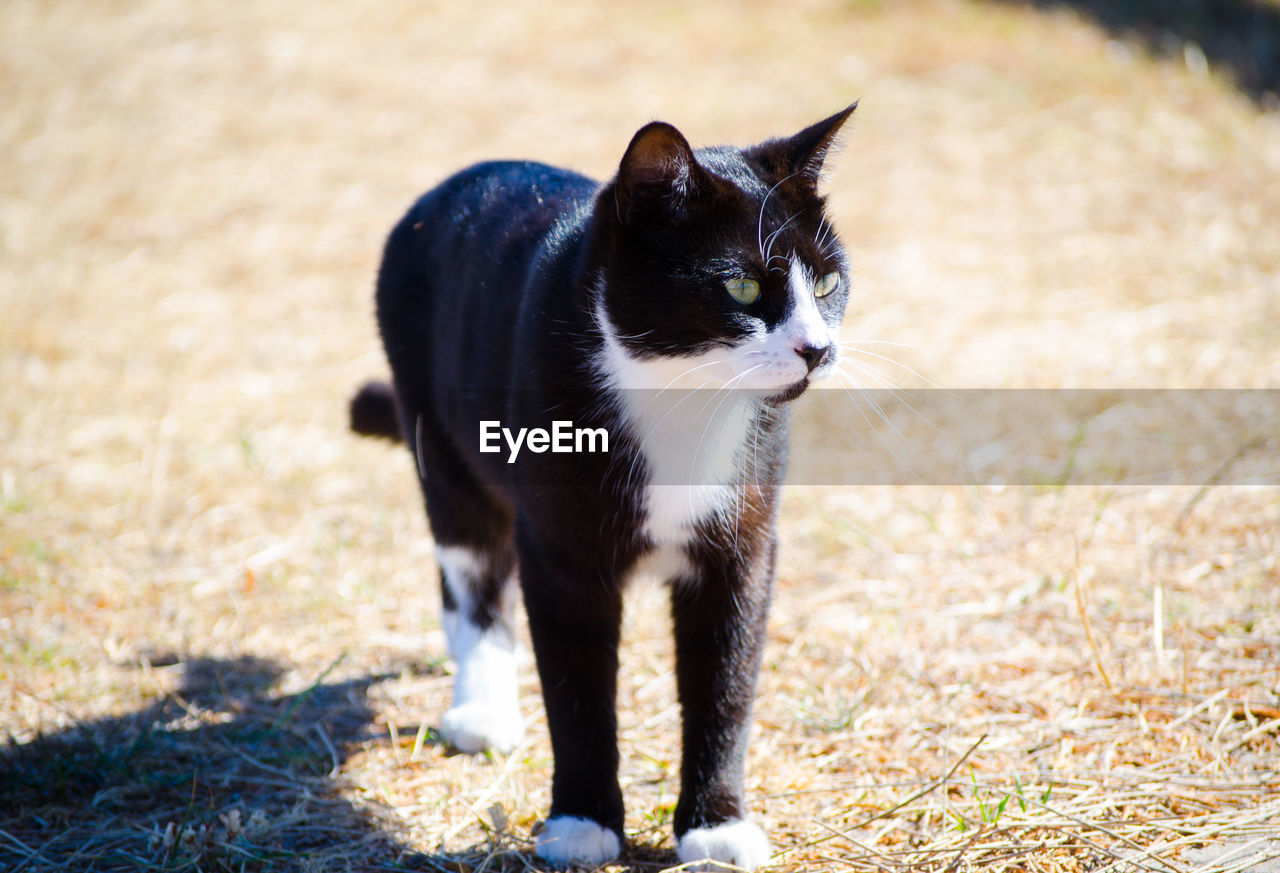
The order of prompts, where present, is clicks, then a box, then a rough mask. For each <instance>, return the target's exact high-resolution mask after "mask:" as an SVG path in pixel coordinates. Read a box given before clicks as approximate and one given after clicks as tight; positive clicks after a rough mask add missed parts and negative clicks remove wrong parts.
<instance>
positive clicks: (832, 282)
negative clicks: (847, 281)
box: [813, 273, 840, 297]
mask: <svg viewBox="0 0 1280 873" xmlns="http://www.w3.org/2000/svg"><path fill="white" fill-rule="evenodd" d="M839 287H840V274H839V273H828V274H827V275H825V276H823V277H822V278H821V279H819V280H818V284H817V285H814V286H813V296H814V297H826V296H827V295H828V294H830V293H831V292H832V291H834V290H836V289H837V288H839Z"/></svg>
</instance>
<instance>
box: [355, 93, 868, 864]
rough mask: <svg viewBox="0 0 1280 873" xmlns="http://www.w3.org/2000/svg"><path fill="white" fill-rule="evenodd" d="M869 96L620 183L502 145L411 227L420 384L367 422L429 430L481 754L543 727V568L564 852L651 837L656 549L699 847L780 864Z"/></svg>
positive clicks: (437, 196) (459, 737) (395, 272)
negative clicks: (846, 226) (526, 696)
mask: <svg viewBox="0 0 1280 873" xmlns="http://www.w3.org/2000/svg"><path fill="white" fill-rule="evenodd" d="M856 106H857V104H856V103H854V104H853V105H852V106H849V107H848V108H846V109H844V110H842V111H841V112H838V113H836V114H835V115H832V116H831V117H829V118H827V119H825V120H823V121H820V122H818V123H816V124H814V125H812V126H810V127H807V128H805V129H804V130H802V131H801V132H800V133H798V134H795V135H794V136H789V137H785V138H779V139H772V140H768V141H766V142H764V143H761V144H759V145H755V146H752V147H749V148H734V147H714V148H704V149H698V150H696V151H695V150H694V149H693V148H692V147H691V146H690V145H689V143H688V141H687V140H686V139H685V137H684V135H683V134H681V133H680V131H678V130H677V129H676V128H675V127H673V126H671V125H670V124H666V123H664V122H652V123H650V124H647V125H645V126H644V127H642V128H640V129H639V131H637V132H636V134H635V135H634V137H633V138H632V139H631V142H630V144H629V145H628V146H627V148H626V150H625V152H624V154H623V157H622V160H621V162H620V164H619V165H618V170H617V174H616V176H615V177H614V178H613V179H611V180H610V181H608V182H607V183H604V184H601V183H598V182H596V181H593V180H591V179H589V178H586V177H584V176H582V175H579V174H577V173H574V172H571V171H568V170H563V169H557V168H554V167H551V166H547V165H544V164H538V163H531V162H491V163H483V164H479V165H476V166H474V167H471V168H470V169H467V170H463V171H462V172H460V173H458V174H456V175H454V176H452V177H450V178H449V179H447V180H446V181H444V182H443V183H442V184H440V185H439V186H438V187H436V188H434V189H433V190H431V191H429V192H428V193H426V194H425V195H423V196H422V197H421V199H419V200H418V201H417V202H416V203H415V204H414V205H413V207H412V208H411V209H410V210H409V211H408V213H407V214H406V215H405V216H404V218H403V219H402V220H401V221H400V222H399V224H397V225H396V226H395V228H394V230H393V231H392V232H391V234H390V237H389V239H388V241H387V244H386V248H385V252H384V255H383V260H382V265H381V269H380V271H379V274H378V281H377V292H376V305H377V317H378V324H379V327H380V330H381V334H382V339H383V343H384V346H385V350H386V355H387V359H388V362H389V364H390V368H391V373H392V377H393V378H392V384H391V385H387V384H386V383H371V384H369V385H367V386H365V387H364V388H363V389H361V390H360V391H359V392H358V393H357V395H356V397H355V398H354V399H353V400H352V402H351V407H350V414H351V422H352V427H353V428H354V429H355V430H356V431H357V432H360V433H366V434H371V435H382V436H387V437H392V438H402V439H403V440H404V441H405V443H406V444H407V445H408V447H409V449H410V451H411V453H412V455H413V456H414V458H415V460H416V462H417V467H418V472H419V478H420V481H421V485H422V490H423V493H424V497H425V502H426V510H427V516H428V520H429V523H430V528H431V532H432V534H433V536H434V538H435V542H436V557H437V561H438V564H439V567H440V572H441V588H442V598H443V622H442V623H443V625H444V629H445V632H446V636H447V639H448V644H449V649H450V653H451V655H452V657H453V658H454V659H455V661H456V663H457V673H456V680H455V686H454V697H453V703H452V706H451V707H450V709H449V710H448V712H447V713H446V714H445V716H444V719H443V722H442V725H441V732H442V734H443V736H444V737H445V738H446V739H447V740H448V741H450V742H451V743H452V744H453V745H454V746H456V747H457V748H458V749H460V750H462V751H464V752H477V751H482V750H487V749H493V750H499V751H506V750H510V749H512V748H513V747H514V746H515V745H516V744H517V743H518V742H519V741H520V740H521V738H522V735H523V725H522V722H521V717H520V713H519V709H518V704H517V685H516V655H517V650H516V642H515V636H514V631H513V627H514V617H513V610H514V608H515V599H516V597H517V594H516V586H515V585H513V584H512V582H513V579H514V578H516V576H517V568H518V577H519V588H520V590H521V591H522V592H523V599H524V605H525V610H526V613H527V616H528V621H529V629H530V632H531V637H532V641H533V648H534V655H535V658H536V662H537V669H538V675H539V677H540V679H541V684H542V694H543V700H544V703H545V706H546V712H547V722H548V725H549V728H550V733H551V743H552V748H553V751H554V757H555V766H554V776H553V779H552V790H551V809H550V813H549V815H548V816H547V819H546V821H545V824H544V826H543V828H542V830H541V831H540V832H539V834H538V836H537V839H536V844H535V851H536V853H537V854H538V855H539V856H541V857H542V858H544V859H545V860H547V861H549V862H551V863H553V864H555V865H559V866H564V865H568V864H585V865H598V864H603V863H605V862H607V861H609V860H610V859H611V858H613V857H615V856H616V855H617V854H618V853H619V852H620V851H621V848H622V846H623V844H624V836H623V798H622V792H621V790H620V788H619V785H618V780H617V773H618V747H617V736H616V733H617V730H616V728H617V721H616V715H615V696H616V676H617V670H618V644H619V636H620V624H621V617H622V598H623V589H624V585H625V583H626V581H627V580H628V579H629V578H630V577H631V576H633V575H635V573H637V572H639V571H640V570H642V569H645V568H647V569H648V570H649V571H650V572H651V573H656V574H657V575H659V576H660V577H662V578H664V579H665V580H666V581H667V582H668V583H669V585H670V589H671V609H672V616H673V619H674V633H675V653H676V682H677V694H678V697H679V701H680V705H681V708H682V739H683V757H682V766H681V790H680V797H679V801H678V803H677V805H676V809H675V816H674V829H675V836H676V840H677V854H678V856H679V858H680V860H681V862H702V863H708V862H721V863H728V864H733V865H736V866H738V867H742V868H748V869H750V868H755V867H757V866H759V865H761V864H763V863H765V862H766V861H767V860H768V858H769V857H770V851H771V850H770V846H769V841H768V839H767V837H766V836H765V834H764V833H763V831H762V830H761V829H760V828H759V826H757V825H756V824H755V823H754V822H752V821H751V820H749V819H748V818H747V809H746V806H745V802H744V799H743V788H742V782H743V769H744V759H745V757H746V751H747V738H748V730H749V724H750V717H751V710H752V705H753V698H754V693H755V684H756V678H757V674H758V671H759V666H760V659H761V652H762V648H763V644H764V634H765V622H766V611H767V608H768V605H769V601H770V598H771V592H772V585H773V576H774V566H775V560H776V554H777V534H776V530H775V516H776V510H777V495H778V488H779V482H780V480H781V478H782V473H783V470H784V467H785V463H786V453H787V436H788V420H789V413H788V405H789V401H791V400H793V399H795V398H796V397H798V396H799V395H800V394H802V393H803V392H804V391H805V389H806V388H807V386H808V385H809V384H810V383H811V382H812V381H814V380H816V379H819V378H822V377H824V376H827V375H828V374H830V373H831V372H832V371H833V370H834V369H835V368H836V358H837V354H838V344H837V343H836V342H835V341H834V338H835V337H836V335H837V331H838V328H839V325H840V322H841V320H842V318H843V315H844V310H845V307H846V303H847V300H848V293H849V291H848V286H849V264H848V259H847V256H846V253H845V250H844V248H843V247H842V245H841V243H840V241H839V239H838V238H837V236H836V235H835V233H834V231H833V229H832V227H831V225H830V223H829V221H828V220H827V218H826V216H825V205H826V204H825V199H824V197H823V195H822V194H820V193H819V190H818V186H819V181H820V174H821V170H822V166H823V161H824V159H825V158H826V156H827V154H828V152H829V150H830V149H831V147H832V145H833V143H834V142H835V140H836V138H837V135H838V134H839V132H840V130H841V127H842V126H843V125H844V124H845V122H846V121H847V119H848V118H849V117H850V115H851V114H852V113H853V111H854V109H855V108H856ZM699 391H702V392H703V393H702V395H701V396H698V397H695V398H694V399H690V398H691V395H694V394H697V392H699ZM568 423H572V425H573V427H574V430H573V431H572V433H573V434H578V433H579V431H581V430H587V431H590V432H591V435H592V438H593V443H594V444H593V446H592V447H591V450H587V449H586V448H585V447H584V446H583V445H582V444H581V442H578V443H574V442H573V441H572V440H571V439H569V437H568V436H567V435H568V434H570V433H571V432H570V431H569V429H568ZM532 424H541V425H544V427H542V428H531V427H530V425H532ZM548 427H549V428H550V429H549V430H548V429H547V428H548ZM539 430H541V431H542V433H541V434H540V435H539ZM553 433H554V434H556V436H557V437H564V439H561V440H560V441H559V443H558V444H556V445H552V444H551V441H552V440H553V436H552V434H553ZM517 434H518V435H519V443H518V444H517V436H516V435H517ZM499 435H501V436H502V439H499ZM601 435H603V437H604V439H603V440H601V439H596V437H600V436H601ZM602 443H603V446H602V445H601V444H602ZM495 446H496V449H495ZM513 447H514V448H517V449H523V450H522V451H515V452H512V451H510V449H511V448H513ZM566 447H569V448H567V449H566ZM602 447H603V448H604V450H603V451H601V448H602ZM698 869H701V868H698ZM708 869H710V868H708Z"/></svg>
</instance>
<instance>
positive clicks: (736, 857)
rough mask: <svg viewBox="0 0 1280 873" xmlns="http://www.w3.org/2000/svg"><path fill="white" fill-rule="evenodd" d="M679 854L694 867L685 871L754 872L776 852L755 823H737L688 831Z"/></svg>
mask: <svg viewBox="0 0 1280 873" xmlns="http://www.w3.org/2000/svg"><path fill="white" fill-rule="evenodd" d="M676 854H677V855H679V857H680V863H681V864H692V865H693V866H691V867H685V868H684V869H686V870H720V871H724V870H726V869H727V868H732V867H737V868H739V869H742V870H754V869H756V868H757V867H759V866H761V865H763V864H765V863H766V862H768V860H769V858H770V856H771V855H772V854H773V850H772V849H770V848H769V838H768V837H766V836H765V835H764V831H762V830H760V828H759V827H758V826H757V825H756V824H755V823H754V822H750V821H747V820H746V819H737V820H735V821H727V822H724V823H723V824H718V825H713V826H712V827H708V828H693V829H692V830H689V831H686V832H685V835H684V836H683V837H681V838H680V843H679V845H678V846H677V848H676ZM699 861H705V862H708V863H703V864H699V863H697V862H699Z"/></svg>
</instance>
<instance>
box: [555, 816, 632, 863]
mask: <svg viewBox="0 0 1280 873" xmlns="http://www.w3.org/2000/svg"><path fill="white" fill-rule="evenodd" d="M534 851H536V852H537V853H538V857H540V858H545V859H546V860H548V861H550V862H551V863H552V864H555V865H557V866H560V867H565V866H568V865H569V864H581V865H583V866H587V867H598V866H600V865H601V864H604V863H606V862H608V861H612V860H613V859H614V858H616V857H617V856H618V852H620V851H622V844H621V843H620V842H619V841H618V835H617V834H615V833H614V832H613V831H611V830H609V829H608V828H606V827H603V826H601V825H599V824H597V823H596V822H593V821H592V820H591V819H589V818H577V817H576V816H571V815H558V816H556V817H555V818H549V819H547V823H546V825H544V826H543V828H542V833H540V834H538V843H537V846H536V847H535V848H534Z"/></svg>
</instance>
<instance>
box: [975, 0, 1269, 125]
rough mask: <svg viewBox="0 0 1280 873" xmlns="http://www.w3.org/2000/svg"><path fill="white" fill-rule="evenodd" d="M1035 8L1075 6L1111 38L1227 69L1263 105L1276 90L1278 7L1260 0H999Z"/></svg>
mask: <svg viewBox="0 0 1280 873" xmlns="http://www.w3.org/2000/svg"><path fill="white" fill-rule="evenodd" d="M998 2H1002V3H1009V4H1013V3H1016V4H1021V5H1031V6H1034V7H1036V8H1038V9H1061V8H1064V7H1069V8H1071V9H1075V10H1078V11H1079V12H1081V13H1083V14H1084V15H1087V16H1088V17H1090V18H1092V19H1093V20H1094V21H1096V22H1097V23H1098V24H1099V25H1100V26H1102V27H1103V28H1105V29H1106V30H1107V31H1108V33H1110V35H1111V36H1112V37H1114V38H1117V39H1125V40H1132V41H1135V42H1137V43H1138V44H1139V45H1141V46H1142V47H1143V48H1144V49H1146V50H1147V51H1150V52H1151V53H1153V54H1155V55H1157V56H1163V57H1172V58H1175V59H1177V60H1185V62H1186V63H1187V65H1188V66H1191V65H1192V64H1193V63H1194V61H1193V58H1194V53H1195V51H1196V50H1197V49H1193V48H1191V47H1190V46H1195V47H1197V48H1198V51H1200V52H1202V53H1203V60H1204V61H1205V62H1206V63H1207V65H1208V66H1209V68H1211V69H1224V68H1225V69H1227V70H1230V71H1231V74H1232V78H1233V79H1234V80H1235V83H1236V86H1237V87H1238V88H1239V89H1240V90H1241V91H1243V92H1244V93H1246V94H1248V95H1249V96H1250V97H1251V98H1252V99H1253V100H1254V101H1255V102H1257V103H1259V104H1262V105H1263V106H1271V107H1275V106H1277V99H1276V94H1277V92H1280V7H1277V6H1275V5H1274V4H1271V3H1268V2H1265V0H1123V2H1118V0H998Z"/></svg>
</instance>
